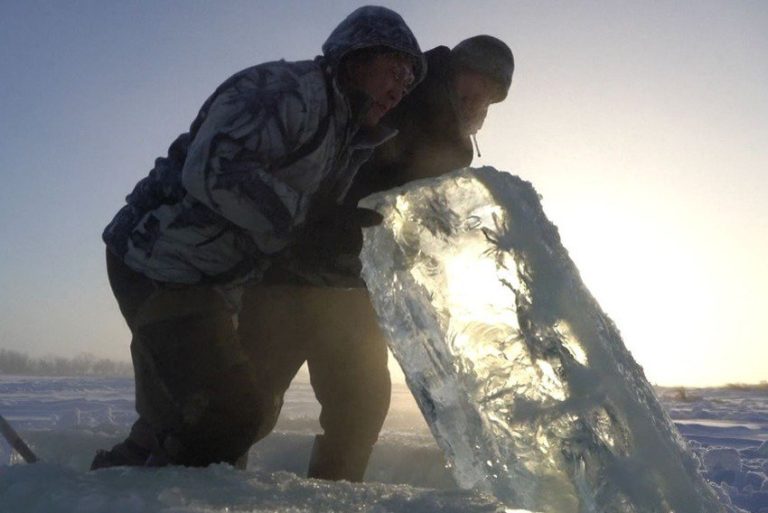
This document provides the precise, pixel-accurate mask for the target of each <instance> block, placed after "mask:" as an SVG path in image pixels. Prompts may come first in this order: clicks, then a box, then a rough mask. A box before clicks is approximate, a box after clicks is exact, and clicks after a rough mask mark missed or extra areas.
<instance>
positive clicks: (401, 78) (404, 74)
mask: <svg viewBox="0 0 768 513" xmlns="http://www.w3.org/2000/svg"><path fill="white" fill-rule="evenodd" d="M390 71H391V73H392V78H393V79H394V81H395V82H397V84H398V85H401V86H402V87H403V89H405V90H406V91H407V90H409V89H410V88H411V87H413V83H414V81H415V80H416V77H415V76H414V74H413V69H412V67H411V66H410V65H409V64H395V65H394V66H392V69H391V70H390Z"/></svg>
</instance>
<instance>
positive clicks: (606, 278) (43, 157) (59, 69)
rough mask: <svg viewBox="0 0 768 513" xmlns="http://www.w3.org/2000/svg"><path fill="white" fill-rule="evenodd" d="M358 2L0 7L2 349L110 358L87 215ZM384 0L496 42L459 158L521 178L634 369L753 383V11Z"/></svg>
mask: <svg viewBox="0 0 768 513" xmlns="http://www.w3.org/2000/svg"><path fill="white" fill-rule="evenodd" d="M320 5H322V6H323V7H322V8H320V7H318V6H320ZM358 5H362V3H359V2H310V1H305V2H298V1H294V2H290V1H281V2H274V3H268V2H259V1H253V0H251V1H217V2H213V1H204V2H203V1H162V2H157V1H149V0H147V1H144V2H117V1H104V0H98V1H70V2H67V1H49V2H34V1H28V0H17V1H9V0H0V73H2V78H1V79H0V173H1V175H0V176H1V177H2V186H0V218H2V219H3V221H2V224H1V225H0V240H1V241H2V242H1V243H0V348H5V349H15V350H22V351H28V352H30V353H31V354H34V355H44V354H72V353H79V352H90V353H93V354H95V355H97V356H106V357H110V358H115V359H121V360H127V359H128V358H129V353H128V344H129V333H128V330H127V328H125V327H124V324H123V320H122V318H121V317H120V314H119V312H118V309H117V306H116V303H115V301H114V299H113V297H112V294H111V292H110V291H109V288H108V284H107V279H106V271H105V269H104V247H103V244H102V242H101V239H100V235H101V231H102V229H103V227H104V226H105V225H106V224H107V223H108V222H109V220H110V219H111V218H112V216H113V215H114V213H115V212H116V211H117V210H118V208H119V207H120V206H121V205H122V204H123V202H124V197H125V195H126V194H127V193H128V192H130V190H131V188H132V187H133V185H134V184H135V182H136V181H137V180H139V179H140V178H142V177H143V176H145V175H146V173H147V172H148V171H149V169H150V168H151V166H152V163H153V161H154V159H155V158H156V157H157V156H159V155H161V154H164V153H165V151H166V149H167V147H168V144H169V143H170V142H171V141H172V140H173V138H174V137H175V136H176V135H177V134H178V133H180V132H182V131H185V130H186V129H187V127H188V126H189V123H190V122H191V121H192V119H193V118H194V116H195V114H196V113H197V110H198V108H199V107H200V105H201V104H202V102H203V101H204V100H205V98H206V97H207V96H208V95H209V94H210V93H211V92H212V91H213V89H214V88H215V86H216V85H218V84H219V83H220V82H221V81H222V80H224V79H225V78H226V77H228V76H229V75H231V74H232V73H234V72H235V71H238V70H239V69H242V68H244V67H247V66H250V65H252V64H256V63H259V62H263V61H267V60H274V59H278V58H285V59H287V60H298V59H307V58H312V57H314V56H315V55H317V54H318V53H319V51H320V46H321V44H322V42H323V41H324V40H325V38H326V37H327V35H328V34H329V33H330V31H331V30H332V29H333V27H334V26H335V25H336V24H337V23H338V22H339V21H340V20H341V19H342V18H343V17H344V16H346V15H347V14H348V13H349V12H351V11H352V10H353V9H354V8H355V7H356V6H358ZM385 5H387V6H389V7H391V8H394V9H395V10H397V11H398V12H400V13H401V14H402V15H403V17H404V18H405V20H406V21H407V22H408V23H409V25H410V26H411V28H412V29H413V31H414V32H415V33H416V35H417V37H418V39H419V41H420V43H421V45H422V48H424V49H429V48H432V47H434V46H436V45H438V44H446V45H448V46H453V45H454V44H456V43H457V42H459V41H460V40H461V39H463V38H465V37H468V36H471V35H475V34H479V33H488V34H492V35H495V36H497V37H500V38H502V39H504V40H505V41H507V43H508V44H509V45H510V47H511V48H512V50H513V51H514V53H515V57H516V64H517V69H516V71H515V77H514V80H513V84H512V89H511V91H510V95H509V98H508V100H507V101H506V102H505V103H504V104H501V105H499V106H497V107H495V108H494V109H492V112H491V114H490V116H489V119H488V121H487V123H486V127H485V128H484V129H483V131H482V132H481V133H480V135H479V137H478V139H479V143H480V148H481V151H482V154H483V156H482V158H480V159H475V162H474V164H475V165H493V166H495V167H497V168H499V169H504V170H508V171H510V172H512V173H514V174H518V175H520V176H522V177H523V178H525V179H526V180H529V181H531V182H532V183H533V184H534V186H535V187H536V188H537V189H538V191H539V193H540V194H541V195H542V196H543V202H544V208H545V210H546V212H547V214H548V216H549V217H550V219H552V221H553V222H554V223H555V224H557V225H558V226H559V228H560V232H561V235H562V237H563V241H564V243H565V246H566V247H567V248H568V249H569V251H570V254H571V256H572V257H573V259H574V260H575V261H576V263H577V265H578V266H579V268H580V270H581V273H582V277H583V278H584V281H585V282H586V283H587V285H588V286H589V288H590V290H591V291H592V292H593V294H594V295H595V296H596V298H597V299H598V301H599V302H600V303H601V305H602V306H603V308H604V310H605V311H606V312H607V313H608V314H609V315H610V316H611V317H612V318H613V319H614V321H616V323H617V325H618V326H619V328H620V329H621V331H622V334H623V336H624V340H625V342H626V344H627V346H628V347H629V349H630V350H631V351H632V353H633V354H634V356H635V358H636V359H637V360H638V362H639V363H640V364H641V365H643V366H644V368H645V370H646V375H647V376H648V378H649V379H650V380H651V381H652V382H655V383H660V384H686V385H706V384H720V383H725V382H736V381H739V382H754V381H760V380H765V379H768V344H767V343H766V342H767V340H766V334H765V331H766V330H765V324H766V318H767V317H766V311H765V310H766V306H768V301H767V300H766V293H768V270H767V269H766V262H768V177H767V174H768V149H767V148H768V86H767V85H768V30H767V29H768V2H764V1H762V0H757V1H753V2H737V1H721V2H711V1H699V0H697V1H676V2H672V1H669V2H634V1H627V2H608V1H606V2H597V1H590V2H571V1H568V2H544V1H542V2H538V1H537V2H533V1H530V2H528V1H527V2H512V1H499V2H483V1H474V2H445V1H441V2H436V1H435V2H430V1H423V2H412V1H408V2H385Z"/></svg>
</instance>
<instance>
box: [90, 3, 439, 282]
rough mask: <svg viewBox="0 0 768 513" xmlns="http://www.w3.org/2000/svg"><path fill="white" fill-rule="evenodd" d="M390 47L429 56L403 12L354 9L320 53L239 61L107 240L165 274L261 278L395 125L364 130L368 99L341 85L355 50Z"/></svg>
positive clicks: (134, 261)
mask: <svg viewBox="0 0 768 513" xmlns="http://www.w3.org/2000/svg"><path fill="white" fill-rule="evenodd" d="M372 46H388V47H391V48H394V49H396V50H399V51H403V52H406V53H408V54H411V55H413V56H414V57H416V60H417V66H416V75H417V80H419V79H421V78H423V76H424V73H425V63H424V61H423V56H422V55H421V51H420V49H419V47H418V43H417V42H416V39H415V38H414V37H413V34H412V33H411V32H410V30H409V29H408V27H407V26H406V25H405V22H404V21H403V20H402V18H401V17H400V16H399V15H397V14H396V13H394V12H393V11H390V10H388V9H385V8H381V7H363V8H360V9H358V10H356V11H355V12H353V13H352V14H351V15H350V16H349V17H347V19H345V20H344V21H343V22H342V23H341V24H340V25H339V26H338V27H337V28H336V29H335V30H334V31H333V33H332V34H331V36H330V37H329V38H328V40H327V41H326V42H325V44H324V45H323V53H324V56H323V57H318V58H316V59H315V60H313V61H301V62H285V61H277V62H270V63H266V64H261V65H258V66H254V67H252V68H248V69H246V70H243V71H241V72H239V73H237V74H235V75H234V76H233V77H231V78H229V79H228V80H227V81H225V82H224V83H223V84H222V85H221V86H219V88H218V89H217V90H216V91H215V92H214V94H213V95H212V96H211V97H210V98H209V99H208V100H207V101H206V102H205V104H204V105H203V107H202V108H201V110H200V113H199V114H198V116H197V118H196V119H195V120H194V122H193V123H192V126H191V128H190V130H189V132H187V133H185V134H182V135H180V136H179V137H178V138H177V139H176V140H175V141H174V142H173V144H172V145H171V146H170V148H169V151H168V155H167V156H166V157H164V158H159V159H157V160H156V162H155V167H154V169H152V171H151V172H150V173H149V176H148V177H146V178H144V179H143V180H141V181H140V182H139V183H138V184H137V185H136V187H135V188H134V190H133V192H131V194H130V195H128V197H127V198H126V202H127V205H126V206H124V207H123V208H122V209H121V210H120V211H119V212H118V213H117V215H116V216H115V218H114V219H113V220H112V222H111V223H110V224H109V225H108V226H107V227H106V229H105V230H104V234H103V239H104V241H105V242H106V244H107V247H108V248H109V250H110V251H112V252H113V253H114V254H116V255H117V256H118V257H120V258H122V259H123V261H124V262H125V264H126V265H128V267H130V268H131V269H133V270H134V271H137V272H140V273H142V274H144V275H145V276H147V277H149V278H151V279H153V280H157V281H160V282H166V283H174V284H200V283H211V284H225V285H231V284H237V283H242V282H244V281H246V280H248V279H250V278H254V277H258V276H260V274H261V273H262V272H263V270H264V269H265V268H266V267H268V265H269V261H270V258H271V255H274V254H276V253H278V252H280V251H281V250H283V249H284V248H286V247H287V246H290V244H291V243H292V242H293V241H294V240H295V239H296V238H297V237H298V236H299V234H300V232H301V230H302V227H303V226H304V224H305V221H306V220H307V218H308V217H311V216H313V215H320V214H321V213H322V212H323V210H324V209H327V208H329V207H330V206H332V205H334V204H335V203H338V202H340V201H341V200H342V198H343V196H344V195H345V193H346V191H347V189H348V187H349V184H350V183H351V181H352V179H353V177H354V175H355V173H356V172H357V169H358V168H359V167H360V165H361V164H362V163H363V162H364V161H365V160H367V158H368V157H369V156H370V154H371V152H372V151H373V148H374V147H375V146H377V145H379V144H381V143H382V142H384V141H386V140H387V139H388V138H389V137H391V136H392V135H394V133H395V132H394V131H393V130H391V129H386V128H384V127H377V128H376V129H362V128H361V127H360V125H359V123H358V122H357V120H358V119H359V118H360V116H361V113H363V112H365V109H366V108H367V101H369V100H368V99H367V97H366V98H363V99H361V98H355V97H354V95H353V94H352V93H349V92H346V91H344V90H342V88H341V87H340V85H339V81H338V80H337V76H336V75H337V70H338V66H339V63H340V61H341V59H342V57H343V56H344V55H345V54H346V53H348V52H349V51H352V50H356V49H360V48H366V47H372Z"/></svg>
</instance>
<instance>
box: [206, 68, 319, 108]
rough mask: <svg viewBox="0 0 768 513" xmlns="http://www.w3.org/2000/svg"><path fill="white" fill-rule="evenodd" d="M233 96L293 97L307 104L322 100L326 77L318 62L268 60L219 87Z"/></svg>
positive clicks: (245, 70)
mask: <svg viewBox="0 0 768 513" xmlns="http://www.w3.org/2000/svg"><path fill="white" fill-rule="evenodd" d="M221 88H223V89H230V90H232V92H234V93H235V94H238V93H242V94H253V93H257V94H270V93H272V94H285V93H288V94H294V95H299V96H300V97H302V98H304V99H305V100H308V101H318V100H323V99H324V98H325V95H326V76H325V71H324V69H323V66H322V64H321V62H319V61H317V60H305V61H285V60H278V61H271V62H265V63H261V64H257V65H255V66H251V67H249V68H245V69H243V70H241V71H238V72H237V73H235V74H234V75H232V76H231V77H229V78H228V79H227V80H226V81H225V82H224V83H223V84H222V86H220V89H221Z"/></svg>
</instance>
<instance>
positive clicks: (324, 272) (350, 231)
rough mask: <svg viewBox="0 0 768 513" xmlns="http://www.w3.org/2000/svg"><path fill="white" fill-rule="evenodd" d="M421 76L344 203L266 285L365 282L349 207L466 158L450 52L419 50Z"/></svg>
mask: <svg viewBox="0 0 768 513" xmlns="http://www.w3.org/2000/svg"><path fill="white" fill-rule="evenodd" d="M424 55H425V57H426V60H427V64H428V72H427V76H426V77H425V78H424V81H423V82H421V83H420V84H419V85H418V87H416V88H415V89H414V90H413V92H412V93H411V94H409V95H408V96H406V97H405V98H403V101H402V102H400V104H399V105H398V106H397V107H396V108H395V109H393V110H392V112H390V113H389V114H387V116H386V117H385V118H384V121H383V123H385V124H386V125H387V126H391V127H393V128H396V129H397V130H398V131H399V132H398V134H397V136H395V137H393V138H391V139H389V140H388V141H386V142H385V143H384V144H382V145H381V146H379V147H377V148H376V150H375V152H374V153H373V156H372V157H371V158H370V160H368V161H367V162H365V163H364V164H363V165H362V167H361V168H360V170H359V172H358V173H357V174H356V175H355V177H354V180H353V183H352V184H351V186H350V188H349V191H348V193H347V195H346V197H345V198H344V208H340V209H336V210H335V211H334V212H333V213H331V215H329V216H327V217H325V218H320V219H318V220H317V221H316V226H315V227H314V229H313V230H311V231H308V232H307V233H306V236H305V237H304V238H303V239H302V240H301V241H300V242H299V244H298V245H297V246H295V247H293V248H291V250H290V251H288V252H286V253H285V254H283V255H281V256H280V259H279V260H278V261H277V262H276V265H274V266H273V267H272V268H271V269H270V270H269V271H268V272H267V276H266V277H265V280H266V282H267V283H268V284H270V285H281V284H286V283H290V284H302V285H314V286H331V287H364V286H365V284H364V282H363V281H362V279H361V278H360V261H359V259H358V256H357V254H358V252H359V250H360V244H361V243H362V233H361V231H360V225H359V224H358V223H357V221H356V219H355V216H354V212H355V209H354V207H355V206H356V205H357V202H358V201H359V200H360V199H362V198H364V197H366V196H368V195H370V194H373V193H374V192H379V191H384V190H388V189H392V188H394V187H399V186H401V185H404V184H405V183H406V182H409V181H412V180H414V179H417V178H421V177H428V176H438V175H441V174H444V173H447V172H449V171H452V170H454V169H460V168H463V167H466V166H469V165H470V164H471V163H472V155H473V148H472V141H471V139H470V137H469V136H468V135H466V134H463V133H462V131H461V127H460V122H459V116H458V111H457V107H456V105H457V101H456V99H455V98H454V96H453V95H454V94H455V93H454V88H453V80H454V78H453V77H454V74H455V70H454V64H453V60H452V55H451V50H450V48H448V47H445V46H438V47H436V48H433V49H432V50H429V51H427V52H425V54H424Z"/></svg>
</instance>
